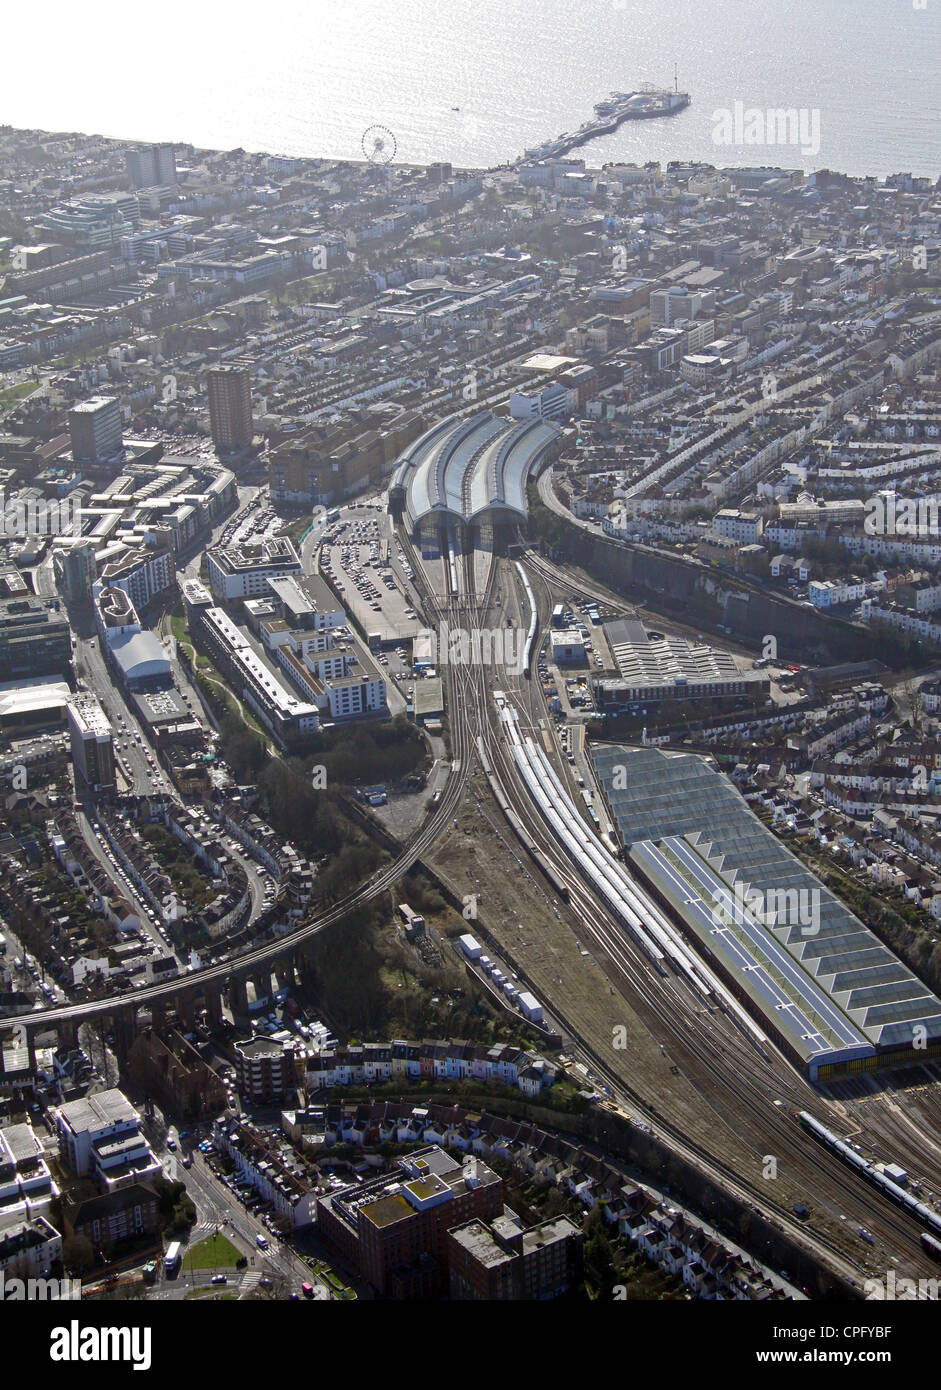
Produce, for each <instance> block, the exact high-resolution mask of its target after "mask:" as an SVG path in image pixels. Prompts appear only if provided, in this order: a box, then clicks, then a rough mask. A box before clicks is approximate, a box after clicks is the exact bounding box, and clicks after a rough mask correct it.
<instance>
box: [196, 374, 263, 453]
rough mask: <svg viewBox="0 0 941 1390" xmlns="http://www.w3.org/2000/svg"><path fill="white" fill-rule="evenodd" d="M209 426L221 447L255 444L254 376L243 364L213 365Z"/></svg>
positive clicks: (243, 446)
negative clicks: (240, 365)
mask: <svg viewBox="0 0 941 1390" xmlns="http://www.w3.org/2000/svg"><path fill="white" fill-rule="evenodd" d="M207 386H208V390H209V430H210V433H211V435H212V442H213V444H215V446H216V448H217V449H220V450H222V451H231V450H234V449H249V448H251V444H252V439H253V438H254V433H255V424H254V420H253V418H252V379H251V374H250V372H248V370H247V369H245V368H243V367H213V368H212V370H211V371H210V372H209V374H208V378H207Z"/></svg>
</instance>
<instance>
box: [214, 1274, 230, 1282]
mask: <svg viewBox="0 0 941 1390" xmlns="http://www.w3.org/2000/svg"><path fill="white" fill-rule="evenodd" d="M209 1282H210V1284H227V1283H228V1282H229V1280H228V1277H227V1276H226V1275H225V1274H214V1275H213V1276H212V1278H211V1279H210V1280H209Z"/></svg>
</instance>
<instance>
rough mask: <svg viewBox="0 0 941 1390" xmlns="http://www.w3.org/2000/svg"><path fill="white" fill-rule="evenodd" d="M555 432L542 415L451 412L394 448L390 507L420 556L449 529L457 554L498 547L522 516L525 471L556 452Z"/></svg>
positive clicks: (530, 472) (431, 553)
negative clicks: (398, 450)
mask: <svg viewBox="0 0 941 1390" xmlns="http://www.w3.org/2000/svg"><path fill="white" fill-rule="evenodd" d="M561 439H562V436H561V433H560V432H559V430H558V429H557V427H556V426H555V425H552V424H549V423H548V422H547V421H545V420H539V419H535V420H525V421H517V420H510V419H507V418H506V417H505V416H500V415H494V414H492V413H491V412H490V411H481V412H480V413H479V414H476V415H472V416H470V417H469V418H467V419H463V418H461V417H460V416H450V417H449V418H448V419H446V420H441V421H439V422H438V423H437V424H436V425H433V426H432V428H431V429H430V430H426V431H425V433H424V434H423V435H421V436H420V438H418V439H416V440H415V441H414V442H413V443H412V444H410V445H409V446H408V448H407V449H406V450H405V452H404V453H403V454H401V455H400V457H399V460H398V463H397V465H396V470H395V474H394V476H393V479H392V485H391V487H390V490H389V507H390V510H391V511H392V512H393V513H394V514H395V515H401V516H402V517H403V519H404V521H405V524H406V525H407V527H408V529H409V532H410V534H411V535H412V538H413V539H414V541H415V543H416V544H417V545H418V546H419V548H420V551H421V555H422V558H423V559H426V560H427V559H437V558H438V557H439V556H440V555H441V554H442V553H443V551H444V550H445V549H446V546H447V537H448V535H449V534H451V535H453V536H454V537H455V542H456V547H457V550H458V551H459V552H460V553H463V554H466V553H467V552H469V551H471V550H473V549H481V550H485V551H498V552H499V551H500V550H501V549H502V548H503V547H504V546H505V544H506V541H507V540H508V539H509V538H511V537H512V536H513V535H515V533H516V529H517V526H518V524H519V523H520V522H522V521H525V519H526V514H527V504H526V486H527V483H528V481H529V478H530V476H535V475H536V473H538V471H539V469H540V468H541V467H542V466H543V465H544V463H545V462H546V461H547V460H548V459H550V458H553V457H555V455H556V454H557V453H558V450H559V447H560V443H561Z"/></svg>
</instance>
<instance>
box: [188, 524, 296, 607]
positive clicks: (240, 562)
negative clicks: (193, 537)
mask: <svg viewBox="0 0 941 1390" xmlns="http://www.w3.org/2000/svg"><path fill="white" fill-rule="evenodd" d="M206 565H207V567H208V570H209V587H210V589H211V590H212V592H213V594H214V596H215V598H216V599H217V600H232V599H239V598H258V597H259V596H260V595H264V596H267V595H268V594H270V592H271V588H270V585H269V583H268V581H269V580H270V579H278V578H280V577H281V576H283V575H291V574H293V575H299V574H300V573H301V562H300V560H299V559H298V555H297V551H296V550H295V549H294V547H293V545H292V544H291V542H290V541H289V540H288V539H287V537H285V536H276V537H274V538H272V539H271V540H266V541H261V542H259V543H258V544H257V545H229V546H214V547H213V548H212V549H211V550H207V551H206Z"/></svg>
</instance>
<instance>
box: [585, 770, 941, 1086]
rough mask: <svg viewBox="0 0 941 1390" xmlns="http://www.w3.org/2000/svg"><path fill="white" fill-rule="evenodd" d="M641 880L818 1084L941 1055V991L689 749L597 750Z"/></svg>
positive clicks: (618, 821)
mask: <svg viewBox="0 0 941 1390" xmlns="http://www.w3.org/2000/svg"><path fill="white" fill-rule="evenodd" d="M592 757H593V761H594V765H595V770H596V773H597V775H598V780H599V782H600V784H601V786H602V789H603V792H604V795H605V798H606V800H607V803H608V806H609V808H610V812H611V819H612V822H613V824H614V826H615V828H616V832H617V835H618V837H619V839H620V841H621V844H622V845H623V847H624V852H625V855H626V858H627V861H628V863H629V865H630V866H631V868H632V869H633V871H634V873H635V874H636V876H637V878H638V879H639V880H640V881H641V882H642V883H643V884H644V886H645V887H646V888H647V890H648V891H649V892H650V894H651V896H652V897H653V898H654V899H655V900H656V901H657V902H658V903H659V904H660V906H661V907H662V908H663V909H664V910H665V911H666V912H667V914H668V915H669V916H670V917H671V918H672V920H673V921H675V922H676V924H677V925H678V926H679V928H680V930H681V931H682V933H683V934H684V936H685V937H686V938H687V940H688V941H690V942H691V943H692V944H693V945H694V946H695V948H696V950H697V953H698V954H699V955H700V956H701V957H702V958H704V959H706V960H707V961H708V962H709V964H710V965H712V966H713V968H714V969H715V970H716V972H717V973H718V974H719V975H720V976H721V977H722V978H723V979H724V980H725V982H726V983H727V984H728V986H729V988H730V989H731V990H732V991H733V993H734V994H735V995H736V997H737V998H739V999H740V1000H741V1001H742V1003H743V1004H744V1005H745V1006H746V1008H747V1009H748V1010H749V1012H750V1013H751V1014H752V1015H753V1016H756V1017H758V1018H759V1019H760V1020H761V1022H762V1023H763V1024H764V1026H765V1028H766V1030H767V1031H768V1034H769V1036H771V1037H773V1038H774V1039H775V1041H776V1042H777V1043H778V1044H779V1045H780V1046H781V1047H782V1048H783V1049H784V1051H785V1052H786V1053H787V1054H788V1055H789V1056H790V1057H791V1059H792V1061H794V1062H795V1063H796V1065H798V1066H799V1067H800V1068H801V1070H802V1071H804V1072H805V1074H806V1075H807V1076H808V1078H809V1079H810V1080H811V1081H827V1080H831V1079H834V1078H837V1077H840V1076H853V1075H857V1074H859V1073H862V1072H873V1071H880V1070H883V1069H885V1068H888V1067H897V1066H904V1065H918V1064H920V1063H923V1062H926V1061H928V1060H929V1059H931V1058H933V1057H937V1056H939V1055H941V1001H939V1000H938V999H937V998H936V997H935V995H933V994H932V993H931V992H930V990H929V989H928V988H927V986H926V985H924V984H922V982H921V981H920V980H919V979H918V978H917V977H916V976H915V975H914V974H913V973H912V972H911V971H910V970H909V969H908V968H907V966H905V965H904V964H903V963H902V962H901V961H900V960H899V959H898V957H897V956H895V955H894V954H893V953H892V951H890V950H889V948H888V947H887V946H885V945H883V943H882V942H881V941H880V940H879V939H878V937H876V936H875V934H874V933H873V932H872V931H871V930H870V928H868V927H867V926H865V924H864V923H863V922H861V921H860V920H859V918H858V917H856V916H854V914H853V913H852V912H850V910H849V908H848V907H846V906H845V904H844V903H842V902H841V901H840V900H839V899H838V898H837V897H835V896H834V894H833V893H831V892H830V891H829V890H828V889H827V888H826V887H824V885H823V884H822V883H821V881H820V880H819V879H818V878H817V877H816V876H815V875H814V874H812V873H811V872H810V871H809V870H808V869H807V868H805V867H804V865H803V864H802V863H801V862H800V860H798V859H797V858H796V857H795V856H794V855H793V854H791V852H790V851H789V850H788V849H787V848H786V847H785V846H784V845H783V844H782V843H781V842H780V841H779V840H778V838H777V837H776V836H775V835H774V834H772V832H771V831H770V830H768V829H767V828H766V827H765V826H764V825H763V824H762V823H761V821H760V820H759V819H758V817H757V816H755V815H754V814H753V812H752V811H751V810H750V809H749V807H748V806H747V805H746V804H745V801H744V799H743V798H742V796H741V794H740V793H739V792H738V790H737V789H736V788H735V787H734V786H733V785H732V783H731V782H729V781H728V779H727V778H726V777H724V776H723V775H722V774H721V773H719V772H716V771H715V770H714V769H713V768H712V767H710V766H709V764H708V762H706V761H705V760H704V759H702V758H701V757H698V756H697V755H695V754H692V753H666V752H664V751H663V750H661V749H657V748H628V747H619V746H615V745H608V746H605V747H600V748H597V749H596V750H594V752H593V754H592Z"/></svg>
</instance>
